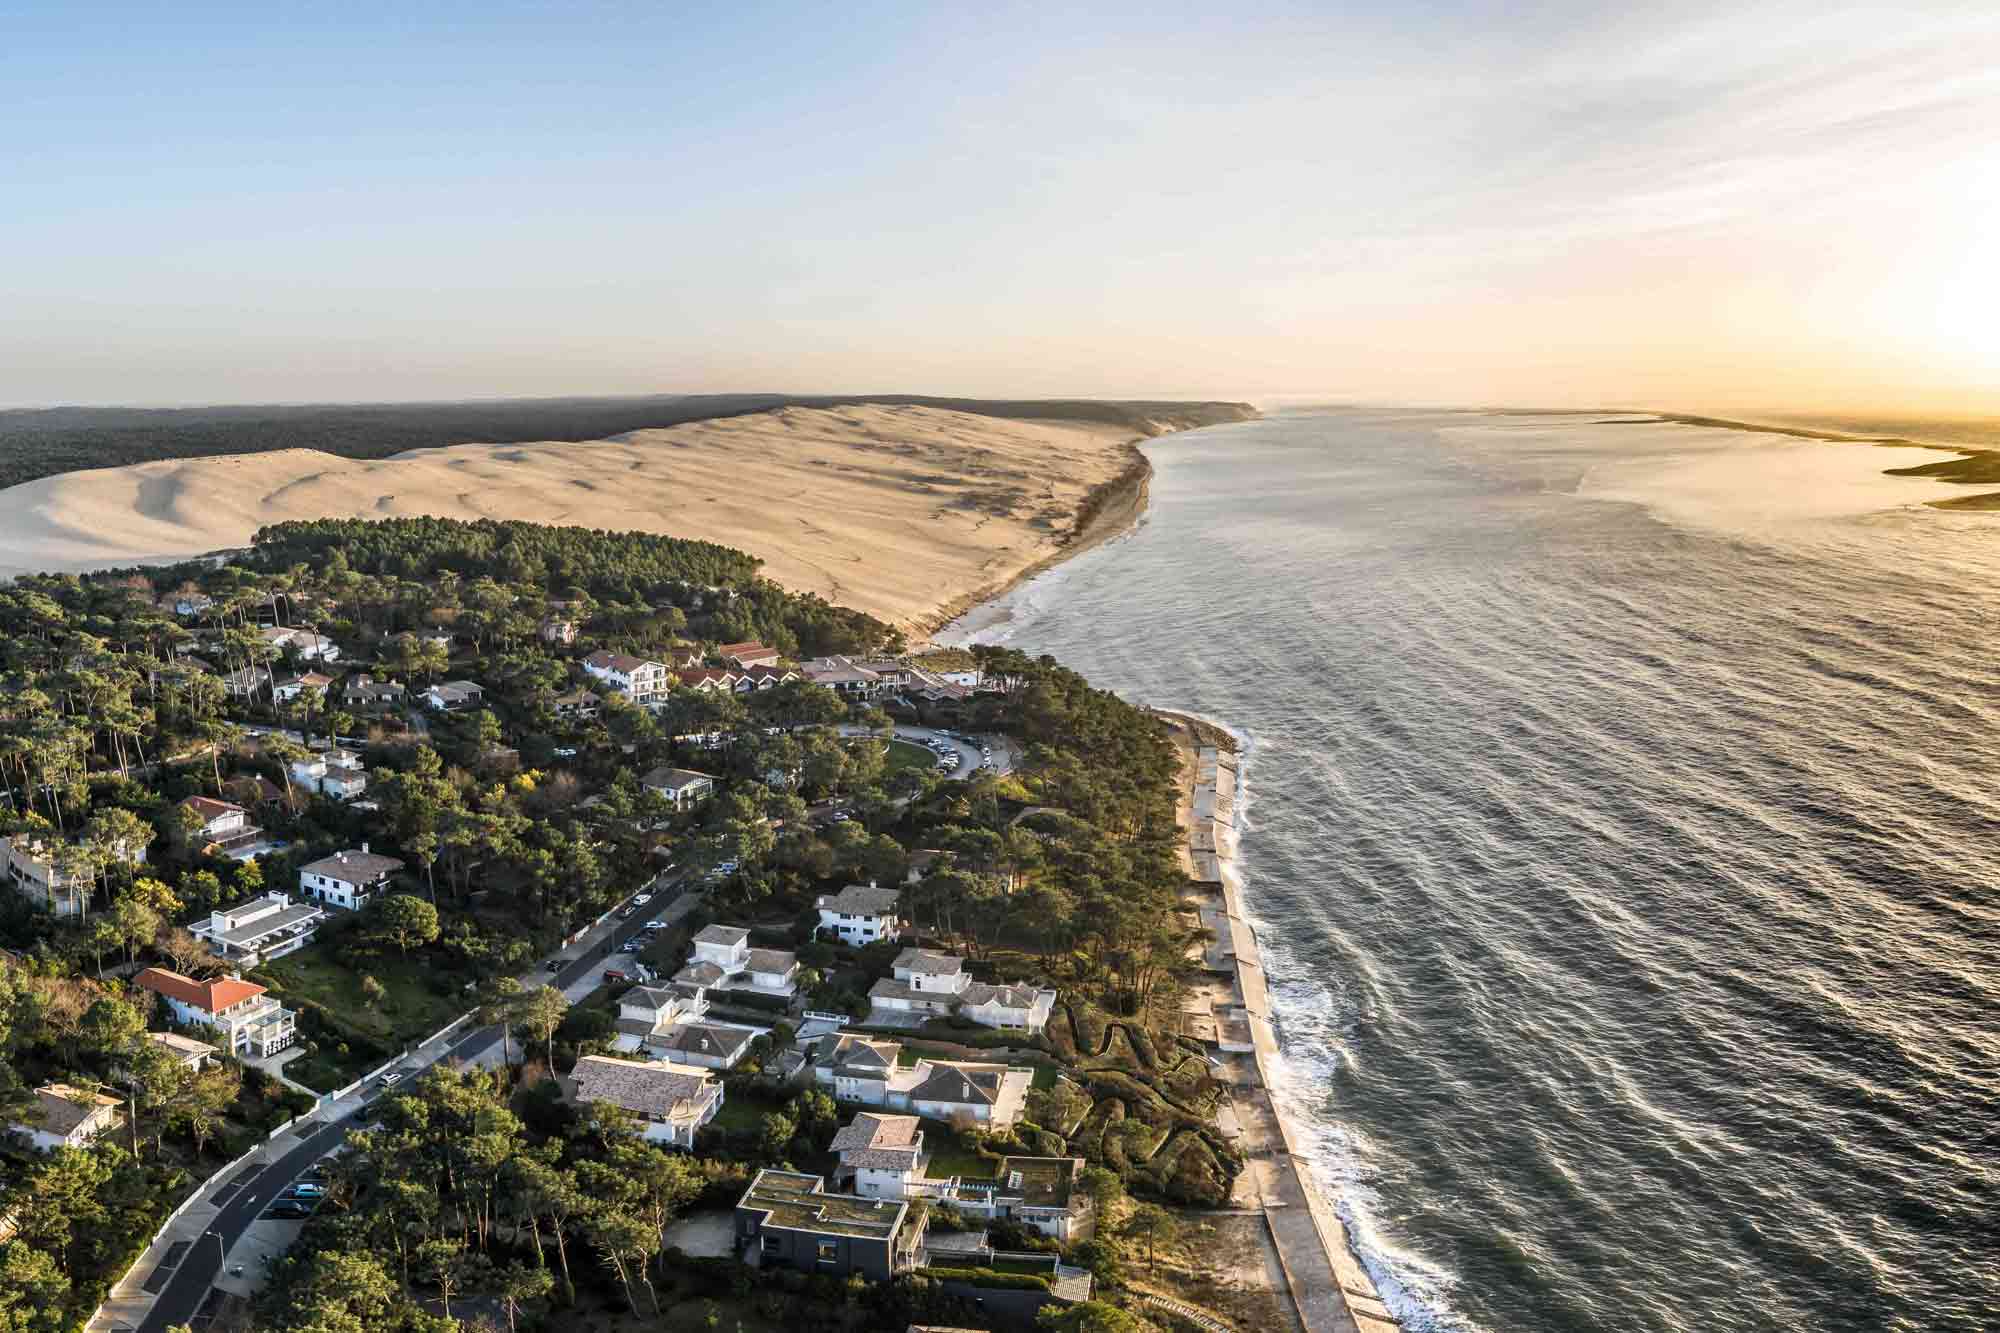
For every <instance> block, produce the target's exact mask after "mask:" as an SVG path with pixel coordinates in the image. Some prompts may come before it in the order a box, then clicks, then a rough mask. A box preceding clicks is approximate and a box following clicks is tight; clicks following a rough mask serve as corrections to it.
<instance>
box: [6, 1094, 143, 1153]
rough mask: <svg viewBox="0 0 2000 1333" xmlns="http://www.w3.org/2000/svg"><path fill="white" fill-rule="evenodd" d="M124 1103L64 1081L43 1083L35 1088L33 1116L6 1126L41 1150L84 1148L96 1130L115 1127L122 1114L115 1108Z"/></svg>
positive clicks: (97, 1133)
mask: <svg viewBox="0 0 2000 1333" xmlns="http://www.w3.org/2000/svg"><path fill="white" fill-rule="evenodd" d="M124 1104H125V1103H124V1102H121V1101H119V1100H118V1099H117V1098H116V1097H109V1096H106V1095H105V1094H104V1093H101V1092H89V1091H86V1090H84V1089H83V1088H77V1087H72V1086H70V1085H69V1084H67V1083H44V1084H43V1085H42V1086H41V1087H39V1088H36V1089H35V1111H36V1115H35V1119H34V1120H33V1122H32V1123H19V1122H17V1123H15V1124H13V1125H10V1126H8V1128H10V1129H12V1130H13V1131H14V1132H15V1133H17V1134H25V1135H27V1136H28V1141H29V1142H30V1143H32V1144H33V1145H34V1146H35V1147H37V1148H40V1149H41V1150H42V1151H44V1152H54V1151H55V1150H56V1149H58V1148H87V1147H89V1146H90V1141H91V1140H92V1139H94V1138H96V1137H97V1136H98V1135H99V1134H103V1133H105V1132H106V1131H108V1130H113V1129H116V1128H118V1126H119V1125H121V1124H123V1123H124V1117H123V1116H121V1115H119V1114H118V1108H119V1107H121V1106H123V1105H124Z"/></svg>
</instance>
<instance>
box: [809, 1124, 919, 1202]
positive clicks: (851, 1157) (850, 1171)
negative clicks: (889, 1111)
mask: <svg viewBox="0 0 2000 1333" xmlns="http://www.w3.org/2000/svg"><path fill="white" fill-rule="evenodd" d="M831 1147H832V1150H833V1151H834V1152H835V1153H837V1154H839V1156H840V1170H839V1171H838V1172H836V1173H835V1178H836V1180H838V1181H839V1182H840V1183H842V1184H845V1185H847V1187H848V1188H849V1189H851V1190H852V1191H853V1192H854V1193H856V1194H859V1195H861V1196H862V1197H863V1198H866V1199H909V1198H914V1197H916V1195H917V1193H918V1191H916V1190H914V1189H912V1188H911V1186H912V1183H913V1182H915V1181H918V1180H921V1179H923V1177H924V1174H925V1172H926V1171H927V1170H928V1169H929V1167H930V1154H929V1153H927V1152H925V1151H924V1131H923V1129H922V1127H921V1125H920V1123H919V1122H918V1120H917V1118H916V1117H915V1116H913V1115H878V1114H876V1113H875V1112H873V1111H863V1112H861V1113H860V1114H859V1115H857V1116H855V1117H854V1119H852V1120H850V1121H848V1122H847V1124H846V1125H844V1126H842V1127H841V1130H840V1132H839V1133H837V1134H835V1135H834V1136H833V1143H832V1145H831Z"/></svg>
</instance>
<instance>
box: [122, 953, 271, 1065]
mask: <svg viewBox="0 0 2000 1333" xmlns="http://www.w3.org/2000/svg"><path fill="white" fill-rule="evenodd" d="M132 983H133V984H134V985H136V986H138V987H139V988H141V989H142V990H149V991H152V992H153V993H154V994H156V995H158V996H159V997H160V998H161V1000H162V1001H164V1002H165V1004H166V1007H167V1012H168V1013H170V1014H171V1015H173V1018H174V1021H175V1022H178V1023H184V1024H188V1025H190V1026H194V1027H205V1028H212V1029H214V1030H215V1031H216V1032H219V1033H221V1034H222V1037H223V1042H222V1045H223V1049H225V1050H227V1051H228V1052H229V1053H230V1054H231V1055H234V1056H238V1057H256V1058H262V1057H264V1056H267V1055H276V1054H277V1053H278V1052H279V1051H282V1050H284V1049H285V1048H286V1047H287V1046H290V1045H291V1044H292V1043H293V1042H294V1041H296V1040H297V1039H298V1030H297V1025H296V1023H295V1021H294V1019H293V1017H292V1011H291V1010H289V1009H287V1008H285V1007H284V1006H283V1005H281V1004H279V1003H278V1002H277V1001H276V1000H274V999H272V998H271V997H270V996H269V995H267V994H266V993H265V991H264V988H263V987H262V986H259V985H258V984H257V983H255V982H253V981H245V980H243V979H242V978H241V977H223V978H221V979H219V980H213V981H196V980H195V979H194V978H193V977H189V976H183V975H181V974H180V973H179V972H171V971H168V970H167V969H166V968H164V967H149V968H147V969H146V970H145V971H143V972H141V973H140V974H139V975H138V976H136V977H134V978H132Z"/></svg>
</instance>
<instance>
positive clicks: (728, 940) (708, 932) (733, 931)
mask: <svg viewBox="0 0 2000 1333" xmlns="http://www.w3.org/2000/svg"><path fill="white" fill-rule="evenodd" d="M749 938H750V932H749V931H748V930H746V929H744V928H743V927H742V926H724V925H720V924H718V925H713V926H703V927H702V928H701V933H700V934H698V935H696V936H695V937H694V942H695V943H696V944H727V945H730V946H732V947H733V946H735V945H738V944H742V943H743V942H744V941H745V940H748V939H749Z"/></svg>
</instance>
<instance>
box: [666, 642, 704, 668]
mask: <svg viewBox="0 0 2000 1333" xmlns="http://www.w3.org/2000/svg"><path fill="white" fill-rule="evenodd" d="M703 660H704V659H703V657H702V655H701V649H699V648H697V647H695V646H694V645H692V644H689V645H688V646H686V647H684V648H682V647H677V648H671V649H669V650H668V651H667V665H668V666H669V667H671V668H673V669H674V670H675V671H686V670H688V669H690V668H693V667H698V666H700V665H701V664H702V662H703Z"/></svg>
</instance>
